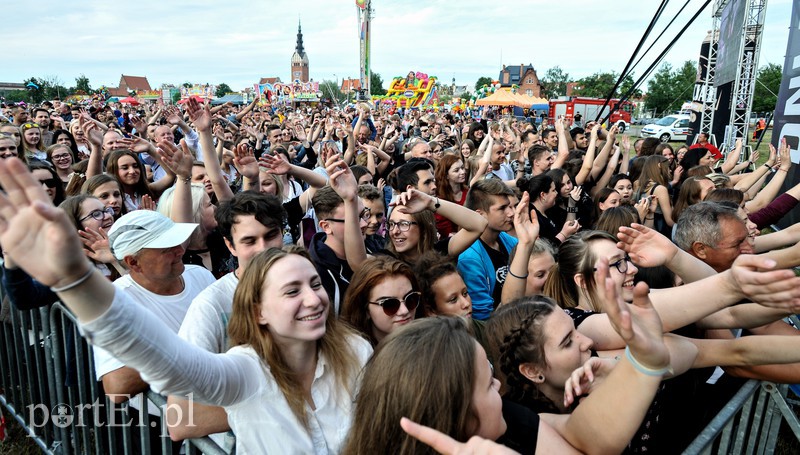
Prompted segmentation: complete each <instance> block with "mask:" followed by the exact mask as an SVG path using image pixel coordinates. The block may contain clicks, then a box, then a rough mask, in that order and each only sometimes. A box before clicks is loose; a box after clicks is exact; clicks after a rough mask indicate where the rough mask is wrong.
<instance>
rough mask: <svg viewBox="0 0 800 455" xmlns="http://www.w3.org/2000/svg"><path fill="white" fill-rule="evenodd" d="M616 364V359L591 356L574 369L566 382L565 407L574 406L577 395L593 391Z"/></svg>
mask: <svg viewBox="0 0 800 455" xmlns="http://www.w3.org/2000/svg"><path fill="white" fill-rule="evenodd" d="M616 365H617V361H616V360H615V359H609V358H600V357H591V358H590V359H589V360H587V361H586V363H584V364H583V365H581V366H580V367H578V369H577V370H575V371H573V372H572V374H571V375H570V376H569V378H567V380H566V382H565V383H564V407H567V408H568V407H570V406H572V403H574V402H575V398H576V397H580V396H581V395H589V394H590V393H592V390H594V389H596V388H597V387H598V386H599V385H600V384H602V383H603V380H604V379H605V378H606V376H608V374H609V373H611V370H613V369H614V367H615V366H616Z"/></svg>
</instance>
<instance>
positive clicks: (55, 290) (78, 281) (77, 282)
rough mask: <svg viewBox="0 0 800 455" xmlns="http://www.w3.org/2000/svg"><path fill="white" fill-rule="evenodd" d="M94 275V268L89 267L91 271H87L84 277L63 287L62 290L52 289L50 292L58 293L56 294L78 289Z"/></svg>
mask: <svg viewBox="0 0 800 455" xmlns="http://www.w3.org/2000/svg"><path fill="white" fill-rule="evenodd" d="M92 273H94V267H92V266H89V271H87V272H86V273H85V274H84V275H83V276H82V277H80V278H78V279H77V280H75V281H73V282H72V283H70V284H68V285H66V286H61V287H60V288H56V287H51V288H50V290H51V291H53V292H56V293H58V292H64V291H69V290H70V289H72V288H76V287H78V286H80V285H81V284H83V282H84V281H86V280H88V279H89V277H91V276H92Z"/></svg>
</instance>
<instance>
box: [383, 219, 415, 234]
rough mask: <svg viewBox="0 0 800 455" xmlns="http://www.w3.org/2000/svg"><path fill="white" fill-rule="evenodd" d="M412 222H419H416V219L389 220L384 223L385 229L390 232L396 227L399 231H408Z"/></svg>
mask: <svg viewBox="0 0 800 455" xmlns="http://www.w3.org/2000/svg"><path fill="white" fill-rule="evenodd" d="M412 224H419V223H417V222H416V221H406V220H403V221H389V222H388V223H386V229H387V230H388V231H389V232H391V231H393V230H394V228H395V227H396V228H397V229H400V232H408V230H409V229H411V225H412Z"/></svg>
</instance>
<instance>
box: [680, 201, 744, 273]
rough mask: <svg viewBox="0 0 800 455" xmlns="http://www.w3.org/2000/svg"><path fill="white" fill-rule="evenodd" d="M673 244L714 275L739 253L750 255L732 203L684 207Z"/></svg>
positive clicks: (700, 204)
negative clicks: (709, 268)
mask: <svg viewBox="0 0 800 455" xmlns="http://www.w3.org/2000/svg"><path fill="white" fill-rule="evenodd" d="M673 241H674V242H675V244H676V245H678V247H680V248H681V249H682V250H684V251H686V252H687V253H689V254H691V255H692V256H694V257H696V258H698V259H700V260H701V261H703V262H705V263H706V264H708V265H710V266H711V267H712V268H713V269H714V270H716V271H717V272H722V271H724V270H728V269H729V268H730V267H731V264H733V261H734V260H735V259H736V258H737V257H738V256H739V255H740V254H752V253H753V249H752V246H751V245H750V243H749V242H748V232H747V226H746V225H745V223H744V221H742V219H741V218H739V214H738V207H737V206H736V205H735V204H732V203H725V202H721V203H720V202H700V203H698V204H695V205H692V206H691V207H689V208H687V209H686V210H684V212H683V213H682V214H681V217H680V219H678V223H677V227H676V228H675V233H674V235H673Z"/></svg>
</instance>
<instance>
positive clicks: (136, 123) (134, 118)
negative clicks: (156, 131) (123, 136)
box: [130, 115, 147, 134]
mask: <svg viewBox="0 0 800 455" xmlns="http://www.w3.org/2000/svg"><path fill="white" fill-rule="evenodd" d="M130 118H131V124H132V125H133V127H134V128H136V132H138V133H140V134H146V133H147V123H145V121H144V120H142V118H141V117H139V116H138V115H131V117H130Z"/></svg>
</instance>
